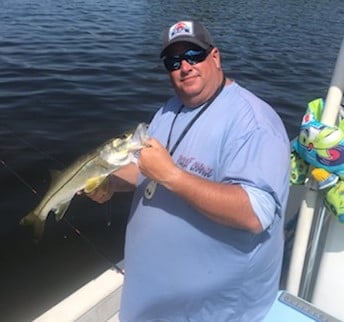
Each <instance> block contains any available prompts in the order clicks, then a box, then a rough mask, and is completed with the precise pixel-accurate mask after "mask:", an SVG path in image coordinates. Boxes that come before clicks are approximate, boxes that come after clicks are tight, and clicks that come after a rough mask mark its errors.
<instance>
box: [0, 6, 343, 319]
mask: <svg viewBox="0 0 344 322" xmlns="http://www.w3.org/2000/svg"><path fill="white" fill-rule="evenodd" d="M214 3H215V2H214ZM189 17H195V18H198V19H200V20H201V21H202V22H204V23H205V24H206V25H207V26H208V28H209V29H210V30H211V32H212V33H213V35H214V39H215V41H216V43H217V45H218V47H219V48H220V50H221V53H222V62H223V67H224V69H225V72H226V74H227V76H229V77H232V78H234V79H236V80H237V81H238V82H239V83H241V84H242V85H244V86H246V87H247V88H249V89H251V90H252V91H254V92H255V93H256V94H258V95H259V96H261V97H263V98H264V99H265V100H267V101H268V102H269V103H271V104H272V105H273V106H274V108H275V109H276V111H277V112H278V113H279V114H280V116H281V117H282V119H283V121H284V123H285V125H286V127H287V130H288V134H289V136H290V137H294V136H295V135H297V133H298V126H299V123H300V119H301V116H302V114H303V113H304V110H305V106H306V104H307V102H308V101H309V100H311V99H313V98H315V97H319V96H323V97H324V96H326V92H327V87H328V84H329V82H330V79H331V74H332V70H333V67H334V63H335V59H336V55H337V53H338V50H339V46H340V43H341V39H342V37H343V23H344V4H343V1H342V0H327V1H325V0H317V1H316V0H313V1H302V2H300V1H297V0H289V1H285V0H283V1H282V0H270V1H258V0H251V1H225V0H222V1H217V2H216V4H212V2H209V1H205V0H198V1H192V0H190V1H188V2H185V1H181V0H176V1H173V2H171V1H160V0H159V1H158V0H150V1H148V0H146V1H145V0H134V1H128V2H125V1H123V2H121V1H116V0H109V1H96V0H93V1H92V0H84V1H73V0H68V1H66V0H58V1H49V0H45V1H32V0H21V1H19V0H11V1H9V0H7V1H6V0H5V1H4V0H3V1H0V160H1V164H0V178H1V179H0V180H1V197H0V198H1V203H0V215H1V220H2V221H1V222H2V224H1V227H0V235H1V252H0V256H1V268H0V269H1V275H0V276H1V290H0V292H1V294H0V295H1V299H2V300H1V303H0V317H1V320H4V321H31V320H32V319H34V318H35V317H37V316H38V315H39V314H41V313H42V312H44V311H45V310H46V309H48V308H49V307H51V306H52V305H54V304H56V303H57V302H58V301H59V300H61V299H62V298H64V297H65V296H67V295H68V294H70V293H71V292H73V291H74V290H76V289H77V288H79V287H80V286H82V285H83V284H85V283H87V282H88V281H89V280H90V279H92V278H94V277H96V276H97V275H98V274H99V273H101V272H102V271H104V270H105V269H106V268H109V267H110V266H111V265H112V264H113V263H114V262H116V261H118V260H119V259H120V258H121V257H122V256H123V253H122V252H123V236H124V229H125V224H126V218H127V214H128V208H129V204H130V198H131V195H130V194H119V195H117V196H116V197H115V198H114V199H113V200H112V201H111V202H110V203H108V204H106V205H102V206H99V205H96V204H94V203H92V202H90V201H89V200H87V199H86V198H85V197H81V196H79V197H76V198H75V200H73V202H72V205H71V207H70V209H69V210H68V212H67V214H66V216H65V217H66V220H63V221H62V222H60V223H56V222H55V220H54V218H53V217H52V216H50V217H51V218H50V217H49V219H48V222H47V228H46V233H45V236H44V238H43V241H42V242H41V244H40V245H38V246H35V245H33V244H32V242H31V239H30V232H29V231H27V230H26V229H24V228H22V227H19V226H18V222H19V220H20V218H21V217H22V216H24V215H25V214H26V213H27V212H28V211H30V210H31V209H32V208H33V207H34V206H35V205H36V204H37V202H38V201H39V198H40V196H42V195H43V194H44V192H45V191H46V189H47V187H48V185H49V180H50V179H49V169H61V168H63V167H64V166H66V165H67V164H69V163H70V162H71V161H73V160H74V159H75V158H76V157H77V156H79V155H81V154H83V153H85V152H87V151H89V150H90V149H92V148H94V147H96V146H98V145H99V144H101V143H102V142H103V141H105V140H106V139H109V138H111V137H113V136H115V135H118V134H119V133H121V132H122V131H123V130H125V129H127V128H130V127H133V126H135V125H136V124H137V123H138V122H142V121H145V122H149V120H150V118H151V116H152V115H153V113H154V112H155V111H156V110H157V109H158V108H159V106H160V105H161V104H162V103H163V102H164V100H165V99H167V98H168V97H169V96H170V95H171V94H172V90H171V88H170V85H169V81H168V76H167V75H166V73H165V71H164V69H163V67H162V64H161V62H160V61H159V59H158V55H159V50H160V46H161V43H160V41H161V33H162V29H163V28H165V27H166V26H168V25H170V24H171V23H173V22H175V21H176V20H179V19H184V18H189ZM76 229H78V230H79V231H80V232H81V233H82V235H81V236H80V235H79V234H77V233H76Z"/></svg>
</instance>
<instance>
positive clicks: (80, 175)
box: [20, 123, 147, 241]
mask: <svg viewBox="0 0 344 322" xmlns="http://www.w3.org/2000/svg"><path fill="white" fill-rule="evenodd" d="M146 131H147V125H146V124H144V123H140V124H139V125H138V126H137V128H136V130H135V132H130V133H126V134H123V135H122V136H121V137H118V138H115V139H111V140H109V141H107V142H106V143H104V144H103V145H101V146H100V147H99V148H97V149H96V150H94V151H92V152H90V153H88V154H87V155H84V156H82V157H80V158H79V159H78V160H76V161H75V162H74V163H73V164H71V165H70V166H69V167H67V168H66V169H65V170H63V171H55V172H54V173H52V174H53V175H52V182H51V184H50V187H49V189H48V191H47V193H46V194H45V196H44V197H43V199H42V200H41V202H40V203H39V204H38V206H37V207H36V208H35V209H34V210H32V211H31V212H30V213H29V214H28V215H26V216H25V217H24V218H22V219H21V221H20V224H21V225H32V226H33V238H34V239H35V240H36V241H37V240H39V239H40V238H41V236H42V234H43V231H44V224H45V220H46V218H47V216H48V214H49V212H50V211H52V212H54V213H55V217H56V220H57V221H59V220H61V219H62V217H63V215H64V214H65V212H66V211H67V209H68V206H69V204H70V202H71V200H72V198H73V196H74V195H75V193H77V192H78V191H81V190H83V189H85V188H87V190H88V191H90V190H93V189H95V188H96V187H97V186H99V185H100V184H101V183H102V181H103V180H104V179H105V178H106V177H107V176H108V175H109V174H110V173H111V172H114V171H116V170H117V169H119V168H120V167H122V166H124V165H127V164H129V163H130V162H131V161H132V159H133V155H134V153H135V152H136V151H138V150H139V149H141V148H142V147H143V145H144V142H145V140H147V133H146ZM90 186H92V188H90Z"/></svg>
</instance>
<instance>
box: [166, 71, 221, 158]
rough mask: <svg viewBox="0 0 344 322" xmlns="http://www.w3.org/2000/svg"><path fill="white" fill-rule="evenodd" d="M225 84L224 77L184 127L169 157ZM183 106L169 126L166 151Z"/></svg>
mask: <svg viewBox="0 0 344 322" xmlns="http://www.w3.org/2000/svg"><path fill="white" fill-rule="evenodd" d="M225 84H226V77H223V80H222V83H221V85H220V86H219V88H218V89H217V90H216V92H215V93H214V95H213V96H212V97H211V98H210V99H209V100H208V101H207V102H206V103H205V105H204V106H203V107H202V108H201V110H200V111H199V112H198V113H197V114H196V115H195V116H194V117H193V119H192V120H191V121H190V122H189V124H188V125H187V126H186V127H185V129H184V130H183V132H182V133H181V134H180V135H179V137H178V139H177V141H176V143H175V144H174V145H173V147H172V149H171V151H170V155H171V156H172V155H173V153H174V152H175V151H176V149H177V148H178V146H179V144H180V142H181V141H182V140H183V139H184V137H185V135H186V134H187V133H188V132H189V130H190V129H191V127H192V125H193V124H194V123H195V122H196V121H197V119H198V118H199V117H200V116H201V115H202V114H203V113H204V112H205V110H206V109H207V108H208V107H209V106H210V105H211V103H212V102H214V100H215V99H216V97H217V96H218V95H219V94H220V93H221V91H222V89H223V88H224V86H225ZM183 107H184V105H182V106H181V107H180V108H179V110H178V111H177V113H176V115H175V116H174V119H173V121H172V124H171V128H170V132H169V133H168V138H167V144H166V149H167V150H168V149H169V147H170V143H171V136H172V131H173V127H174V123H175V122H176V119H177V117H178V115H179V113H180V112H181V111H182V109H183Z"/></svg>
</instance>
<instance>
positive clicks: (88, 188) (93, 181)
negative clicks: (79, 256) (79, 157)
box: [84, 176, 107, 193]
mask: <svg viewBox="0 0 344 322" xmlns="http://www.w3.org/2000/svg"><path fill="white" fill-rule="evenodd" d="M106 178H107V177H105V176H99V177H93V178H90V179H87V180H86V183H85V188H84V191H85V192H86V193H90V192H92V191H93V190H95V189H97V188H98V187H99V186H100V185H101V184H102V183H103V182H104V180H105V179H106Z"/></svg>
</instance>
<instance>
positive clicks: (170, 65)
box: [164, 49, 209, 72]
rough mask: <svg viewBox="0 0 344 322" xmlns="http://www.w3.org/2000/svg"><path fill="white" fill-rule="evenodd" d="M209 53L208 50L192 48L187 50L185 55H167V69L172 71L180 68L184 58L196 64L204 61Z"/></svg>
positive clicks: (191, 63)
mask: <svg viewBox="0 0 344 322" xmlns="http://www.w3.org/2000/svg"><path fill="white" fill-rule="evenodd" d="M208 54H209V51H207V50H193V49H190V50H188V51H186V52H185V53H184V54H183V55H180V56H173V57H166V58H165V59H164V64H165V67H166V69H167V70H168V71H169V72H171V71H174V70H178V69H179V68H180V66H181V62H182V60H186V61H187V62H188V64H190V65H196V64H198V63H200V62H202V61H204V60H205V59H206V58H207V56H208Z"/></svg>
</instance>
